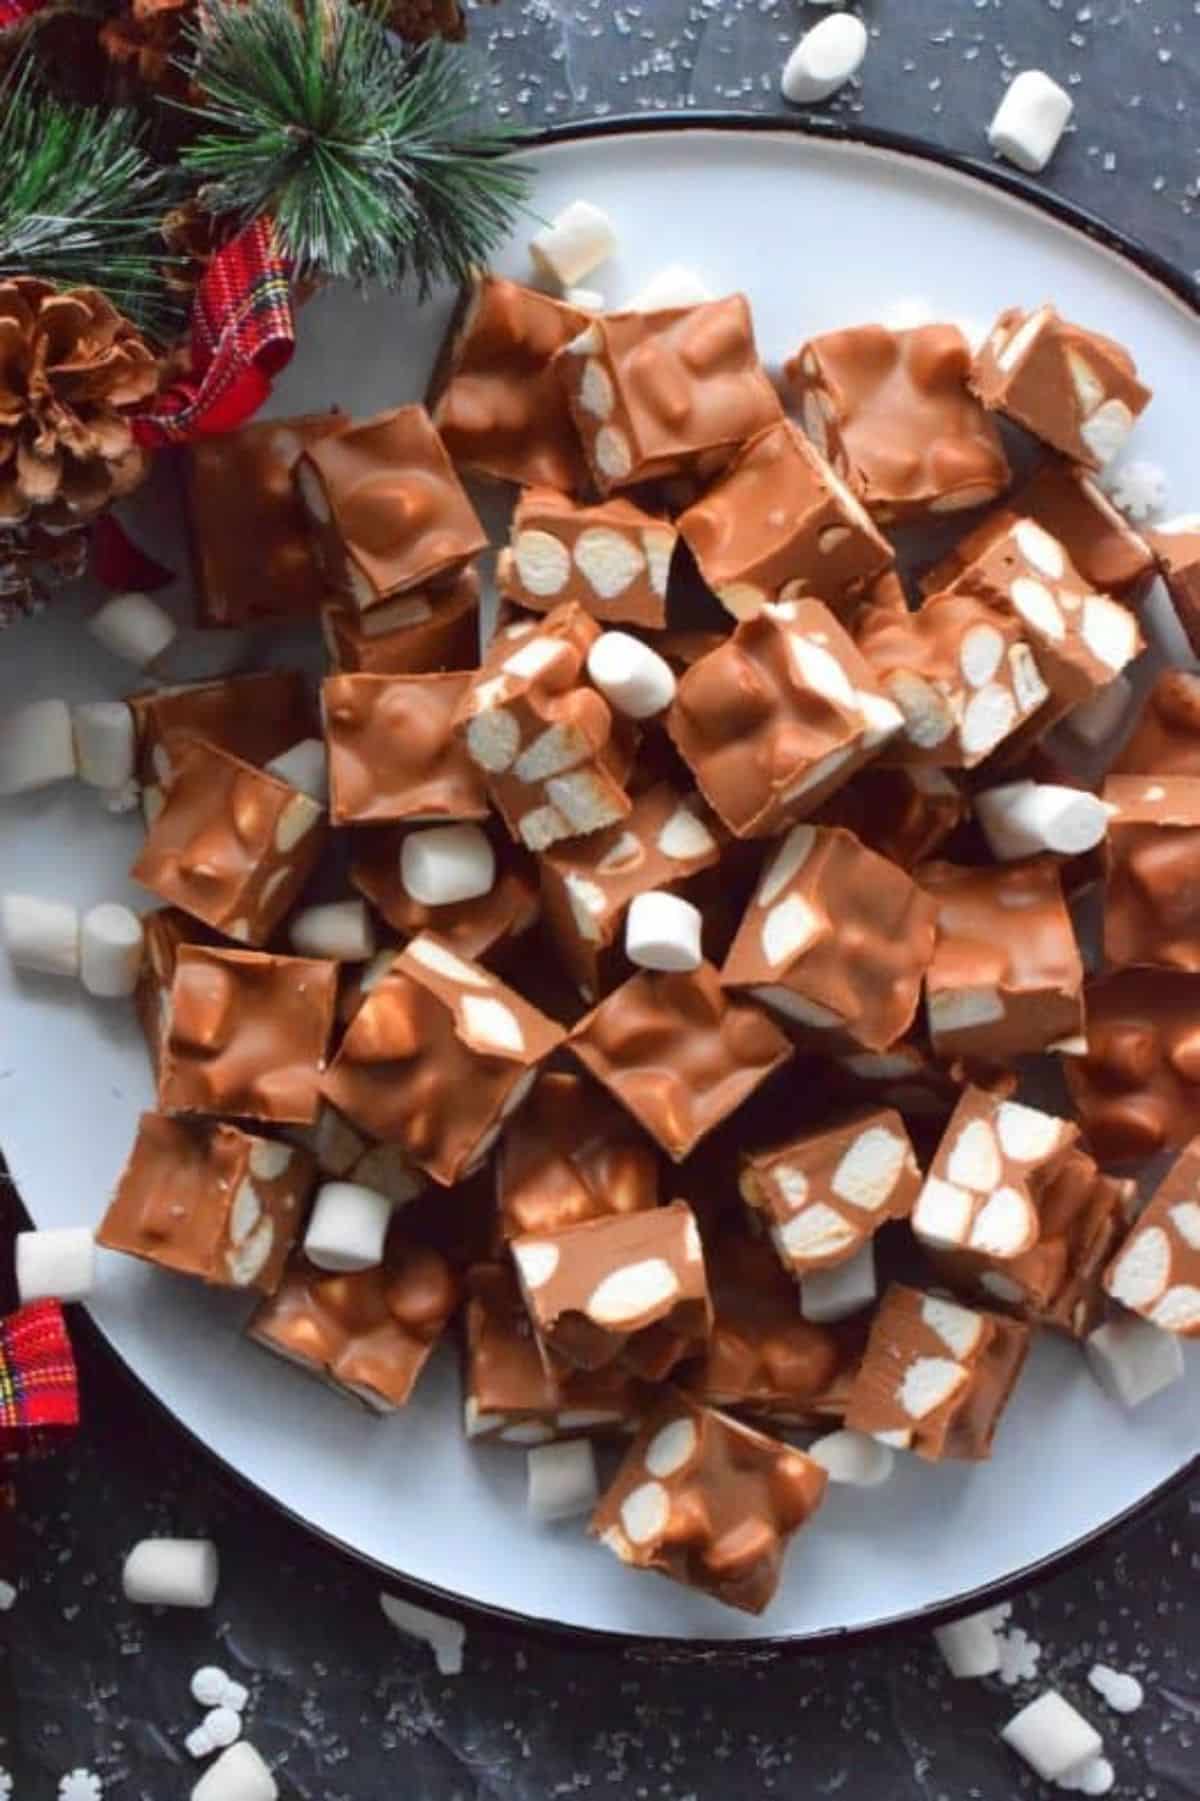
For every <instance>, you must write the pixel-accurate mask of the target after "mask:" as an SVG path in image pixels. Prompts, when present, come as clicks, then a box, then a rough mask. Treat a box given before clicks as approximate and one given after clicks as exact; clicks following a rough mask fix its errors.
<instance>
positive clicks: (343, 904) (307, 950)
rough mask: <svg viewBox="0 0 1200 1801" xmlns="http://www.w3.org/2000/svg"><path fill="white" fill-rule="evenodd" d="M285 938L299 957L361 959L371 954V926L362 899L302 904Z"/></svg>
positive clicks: (373, 952)
mask: <svg viewBox="0 0 1200 1801" xmlns="http://www.w3.org/2000/svg"><path fill="white" fill-rule="evenodd" d="M288 938H289V941H290V943H291V946H292V949H293V950H294V951H296V952H297V953H298V955H300V956H301V957H331V958H332V959H333V960H334V962H335V963H365V962H366V961H367V960H368V958H370V957H373V956H374V955H375V927H374V926H373V924H372V923H371V912H370V909H369V907H368V906H367V903H366V901H363V900H356V899H355V900H340V901H325V902H323V903H322V904H321V905H320V906H316V907H304V908H302V909H301V911H300V912H299V913H297V914H296V915H295V917H294V918H293V920H292V923H291V925H290V926H289V927H288Z"/></svg>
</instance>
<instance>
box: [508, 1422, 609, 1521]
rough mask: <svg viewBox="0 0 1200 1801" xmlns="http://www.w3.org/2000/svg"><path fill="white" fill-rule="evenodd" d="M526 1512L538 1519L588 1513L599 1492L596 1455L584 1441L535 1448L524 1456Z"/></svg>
mask: <svg viewBox="0 0 1200 1801" xmlns="http://www.w3.org/2000/svg"><path fill="white" fill-rule="evenodd" d="M526 1470H527V1472H528V1481H529V1488H528V1505H529V1511H530V1513H531V1514H532V1515H533V1517H534V1519H537V1520H546V1521H550V1520H570V1519H574V1518H575V1517H576V1515H578V1514H581V1513H590V1512H591V1510H592V1508H593V1507H594V1506H595V1505H596V1499H597V1497H598V1495H599V1493H600V1488H599V1484H598V1482H597V1480H596V1454H595V1452H594V1451H593V1450H592V1447H591V1444H590V1443H589V1441H588V1440H587V1439H586V1438H573V1439H571V1440H569V1441H568V1442H567V1443H566V1444H556V1445H537V1446H535V1448H534V1449H533V1450H532V1451H530V1452H528V1453H527V1456H526Z"/></svg>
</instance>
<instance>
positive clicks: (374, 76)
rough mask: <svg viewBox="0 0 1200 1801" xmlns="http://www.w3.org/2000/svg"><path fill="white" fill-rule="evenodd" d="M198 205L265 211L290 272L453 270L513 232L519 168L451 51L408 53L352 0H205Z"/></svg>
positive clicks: (392, 282)
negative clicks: (474, 118)
mask: <svg viewBox="0 0 1200 1801" xmlns="http://www.w3.org/2000/svg"><path fill="white" fill-rule="evenodd" d="M192 41H193V45H194V51H195V57H196V61H195V66H194V69H193V72H192V73H193V79H194V80H195V82H196V84H197V86H198V87H199V88H200V90H201V91H202V93H203V96H204V98H203V100H202V101H201V102H199V103H198V104H197V105H196V106H195V107H192V108H189V109H188V110H190V111H192V112H194V114H195V115H196V117H197V118H198V120H199V121H200V125H201V127H202V130H201V132H200V134H199V135H198V136H197V138H196V139H195V140H194V141H193V142H192V143H191V144H189V145H187V146H185V148H184V150H183V152H182V159H183V162H184V166H185V167H186V168H187V170H188V171H189V173H190V174H192V175H193V176H196V177H199V178H200V179H201V181H202V182H203V183H204V187H203V190H202V193H203V199H204V203H205V205H207V206H208V207H210V208H211V209H212V210H213V211H214V212H218V213H221V214H231V215H233V216H235V217H237V218H239V219H241V220H243V221H248V220H250V219H252V218H254V217H256V216H257V215H258V214H260V213H262V212H271V213H273V214H274V217H275V220H276V223H277V225H278V229H279V234H280V241H281V244H282V247H283V249H284V251H285V253H286V255H287V256H288V257H289V259H290V260H291V262H292V263H293V264H294V266H295V268H296V270H297V273H298V274H300V275H302V276H303V275H327V276H335V277H344V278H347V279H349V280H352V281H357V282H368V281H376V282H382V283H383V284H385V285H386V286H390V287H394V286H397V285H399V284H400V283H401V282H402V281H403V280H405V278H408V277H411V278H412V279H413V280H414V281H415V282H416V285H417V287H418V289H419V291H420V292H421V294H422V295H424V294H425V293H427V292H428V290H429V289H430V288H431V287H432V286H433V285H434V284H435V283H437V282H441V281H451V282H458V281H462V280H463V279H464V278H465V277H466V275H467V274H468V273H469V271H470V270H471V269H472V268H473V267H474V266H476V265H477V264H479V263H483V262H486V261H487V259H488V257H489V255H490V254H491V252H492V251H493V250H494V249H495V248H496V246H497V244H499V243H500V242H501V241H502V240H503V239H504V238H505V237H506V236H507V235H508V233H509V232H510V231H511V230H512V227H513V224H514V222H515V220H516V218H517V216H518V214H519V213H520V212H521V210H522V207H523V205H524V201H525V198H526V195H527V193H528V191H529V179H530V178H529V173H528V171H527V170H526V169H525V168H524V167H523V166H522V165H521V164H520V163H518V162H515V161H513V160H512V159H511V158H510V157H508V156H506V155H505V154H504V153H505V152H506V151H507V150H508V149H509V148H510V147H511V143H512V138H511V136H510V135H509V134H507V133H505V132H501V131H480V130H479V129H478V128H476V127H474V126H473V125H472V123H471V118H470V107H469V103H468V101H467V99H466V97H465V95H464V93H463V88H464V86H465V83H464V80H463V70H462V64H461V61H460V57H459V53H458V52H456V51H455V50H454V49H452V48H451V47H450V46H448V45H445V44H442V43H434V44H429V45H427V46H425V47H423V48H422V49H420V50H418V51H415V52H414V51H411V50H409V51H406V50H405V49H404V48H403V46H401V45H400V44H399V43H397V41H396V40H395V39H394V38H393V37H392V36H391V35H390V34H389V32H388V31H387V29H386V27H385V26H384V24H383V22H382V20H381V18H380V16H379V14H378V12H376V11H374V10H371V9H370V8H364V7H362V6H358V5H353V4H351V0H210V4H208V5H206V7H205V12H204V26H203V30H198V31H197V32H196V33H195V34H194V36H193V40H192Z"/></svg>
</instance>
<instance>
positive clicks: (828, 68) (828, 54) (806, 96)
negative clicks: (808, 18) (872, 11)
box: [780, 13, 867, 106]
mask: <svg viewBox="0 0 1200 1801" xmlns="http://www.w3.org/2000/svg"><path fill="white" fill-rule="evenodd" d="M866 54H867V28H866V26H865V25H864V24H863V22H862V20H861V19H859V18H857V17H856V16H855V15H854V14H853V13H833V14H831V15H830V17H829V18H828V19H822V20H821V23H820V24H819V25H814V26H813V28H812V30H811V31H806V32H805V34H804V36H803V37H802V38H801V39H800V42H799V43H798V44H797V45H796V48H795V49H794V50H793V51H792V54H791V55H790V56H789V57H788V59H787V62H786V64H785V65H784V70H783V79H782V82H781V83H780V85H781V87H782V89H783V97H784V99H785V100H791V101H792V102H793V103H794V104H795V105H797V106H806V105H809V104H810V103H811V102H813V101H815V100H828V99H829V96H830V95H831V94H836V93H837V91H838V89H839V88H840V87H842V86H844V84H845V83H846V82H847V81H849V80H850V77H851V76H852V75H857V73H858V71H859V69H860V68H861V67H862V63H863V58H864V57H865V56H866Z"/></svg>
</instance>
